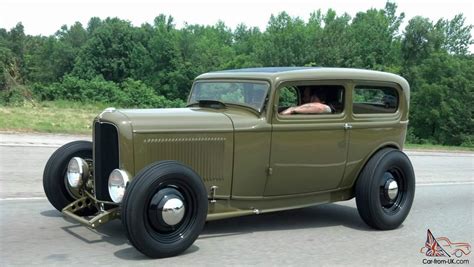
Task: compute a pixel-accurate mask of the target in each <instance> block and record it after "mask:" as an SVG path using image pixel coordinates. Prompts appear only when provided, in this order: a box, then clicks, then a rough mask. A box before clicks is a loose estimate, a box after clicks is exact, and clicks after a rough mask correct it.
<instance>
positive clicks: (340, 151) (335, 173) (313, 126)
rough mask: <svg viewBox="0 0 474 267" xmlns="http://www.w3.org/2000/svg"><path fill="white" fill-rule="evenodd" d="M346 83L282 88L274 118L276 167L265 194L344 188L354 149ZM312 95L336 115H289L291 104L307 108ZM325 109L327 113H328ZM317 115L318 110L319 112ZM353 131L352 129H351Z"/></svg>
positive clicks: (272, 156) (273, 164)
mask: <svg viewBox="0 0 474 267" xmlns="http://www.w3.org/2000/svg"><path fill="white" fill-rule="evenodd" d="M346 87H347V86H346V85H345V84H344V83H342V82H339V83H334V82H332V83H321V82H319V83H306V84H296V83H295V84H292V83H287V84H282V85H281V86H279V89H278V90H277V93H276V100H277V101H276V102H277V104H276V105H275V112H274V114H273V115H272V116H273V118H272V124H273V125H272V126H273V127H272V140H271V153H270V166H269V175H268V178H267V179H268V180H267V184H266V187H265V196H279V195H290V194H301V193H312V192H321V191H327V190H332V189H336V188H338V186H339V184H340V182H341V180H342V177H343V175H344V169H345V166H346V157H347V149H348V133H347V130H346V129H345V126H347V125H346V124H345V123H346V117H347V116H346V113H345V108H344V103H345V102H347V101H346V100H345V96H346V93H345V91H346ZM308 88H309V89H310V91H311V92H312V93H309V94H312V95H314V94H315V93H317V94H319V96H318V98H320V102H321V104H323V105H326V106H329V107H330V109H331V112H325V113H319V112H317V113H306V112H305V113H296V114H295V113H293V114H289V115H283V114H282V113H285V112H284V110H285V109H287V108H288V107H289V106H296V105H297V106H301V105H304V104H307V103H308V101H312V100H309V99H310V97H309V96H308V95H309V94H308ZM323 110H324V109H323ZM315 112H316V111H315ZM346 128H347V127H346Z"/></svg>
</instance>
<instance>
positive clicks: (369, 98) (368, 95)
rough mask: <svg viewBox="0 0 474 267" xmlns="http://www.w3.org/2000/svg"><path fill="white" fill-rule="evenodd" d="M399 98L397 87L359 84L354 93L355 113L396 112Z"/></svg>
mask: <svg viewBox="0 0 474 267" xmlns="http://www.w3.org/2000/svg"><path fill="white" fill-rule="evenodd" d="M398 99H399V97H398V92H397V90H396V89H395V88H392V87H374V86H363V85H357V86H356V87H355V88H354V93H353V101H354V105H353V109H354V114H376V113H395V112H396V111H397V109H398V102H399V100H398Z"/></svg>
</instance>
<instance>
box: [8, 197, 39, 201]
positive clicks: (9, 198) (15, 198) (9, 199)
mask: <svg viewBox="0 0 474 267" xmlns="http://www.w3.org/2000/svg"><path fill="white" fill-rule="evenodd" d="M45 199H47V198H46V197H6V198H0V201H12V200H13V201H14V200H45Z"/></svg>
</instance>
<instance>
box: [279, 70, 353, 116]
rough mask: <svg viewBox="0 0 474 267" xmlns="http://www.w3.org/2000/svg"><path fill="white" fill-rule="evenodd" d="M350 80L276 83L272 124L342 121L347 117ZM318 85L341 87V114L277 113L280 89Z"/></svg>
mask: <svg viewBox="0 0 474 267" xmlns="http://www.w3.org/2000/svg"><path fill="white" fill-rule="evenodd" d="M351 83H352V80H350V79H347V80H287V81H282V82H280V83H278V84H277V85H276V86H275V94H274V96H273V115H272V123H288V122H290V123H291V122H294V123H298V122H309V123H310V122H317V121H319V122H321V121H327V122H329V121H344V120H345V118H346V117H347V114H348V112H347V110H348V108H349V107H348V105H347V104H348V101H349V99H348V95H349V93H348V92H349V91H348V90H349V88H350V84H351ZM318 85H335V86H341V87H343V88H344V89H343V100H344V103H343V104H344V105H343V107H344V108H343V110H342V112H341V113H334V114H333V113H324V114H291V115H281V114H280V113H279V112H278V106H279V101H280V89H281V88H283V87H288V86H318Z"/></svg>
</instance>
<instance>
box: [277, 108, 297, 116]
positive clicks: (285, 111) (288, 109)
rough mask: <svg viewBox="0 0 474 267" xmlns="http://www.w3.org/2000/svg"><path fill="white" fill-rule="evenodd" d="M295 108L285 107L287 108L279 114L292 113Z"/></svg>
mask: <svg viewBox="0 0 474 267" xmlns="http://www.w3.org/2000/svg"><path fill="white" fill-rule="evenodd" d="M295 108H297V107H290V108H287V109H285V110H283V111H282V112H280V114H281V115H290V114H293V113H294V109H295Z"/></svg>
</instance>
